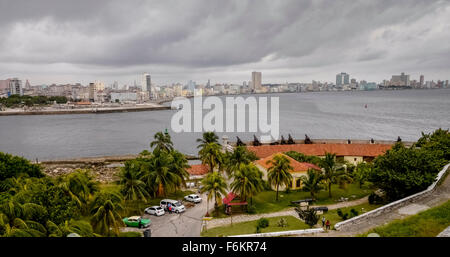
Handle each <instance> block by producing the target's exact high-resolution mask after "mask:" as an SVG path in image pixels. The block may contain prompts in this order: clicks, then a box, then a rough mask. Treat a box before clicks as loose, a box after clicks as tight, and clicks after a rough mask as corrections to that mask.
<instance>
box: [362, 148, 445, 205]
mask: <svg viewBox="0 0 450 257" xmlns="http://www.w3.org/2000/svg"><path fill="white" fill-rule="evenodd" d="M446 162H447V161H446V160H444V159H441V158H440V156H439V155H437V154H436V152H435V151H433V150H429V149H426V148H416V147H410V148H406V147H405V146H404V145H403V144H402V143H401V142H399V143H396V144H395V145H394V146H393V147H392V149H390V150H388V151H386V153H385V154H384V155H380V156H378V157H377V158H375V160H374V168H373V170H372V172H371V174H370V178H369V181H371V182H373V183H374V185H375V186H377V187H378V188H381V189H382V190H384V191H385V192H386V196H387V198H388V200H391V201H394V200H397V199H401V198H404V197H406V196H409V195H412V194H414V193H417V192H420V191H422V190H424V189H426V188H427V187H428V186H429V185H430V184H432V183H433V182H434V181H435V179H436V174H437V173H438V172H439V170H440V169H441V168H442V167H443V166H444V165H445V164H446Z"/></svg>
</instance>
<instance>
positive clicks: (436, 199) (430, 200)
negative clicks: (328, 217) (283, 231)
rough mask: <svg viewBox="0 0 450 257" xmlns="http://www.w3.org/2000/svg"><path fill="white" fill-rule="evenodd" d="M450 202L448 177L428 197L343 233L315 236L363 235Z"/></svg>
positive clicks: (352, 227) (356, 225) (331, 232)
mask: <svg viewBox="0 0 450 257" xmlns="http://www.w3.org/2000/svg"><path fill="white" fill-rule="evenodd" d="M448 200H450V175H448V176H447V177H446V178H445V180H444V181H443V182H442V183H441V185H438V186H437V188H436V190H435V191H434V192H433V193H431V194H430V195H429V196H426V197H424V198H422V199H420V200H418V201H416V202H414V203H412V204H409V205H406V206H403V207H400V208H397V209H395V210H393V211H391V212H389V213H384V214H381V215H379V216H377V217H374V218H372V219H369V220H367V221H366V222H362V223H361V224H355V225H353V226H351V227H347V228H346V229H345V231H335V230H332V231H329V232H328V233H322V234H316V235H314V236H318V237H340V236H356V235H358V234H363V233H365V232H367V231H369V230H370V229H372V228H375V227H378V226H381V225H385V224H388V223H390V222H391V221H394V220H396V219H403V218H405V217H408V216H411V215H415V214H417V213H418V212H420V211H423V210H427V209H429V208H432V207H436V206H439V205H441V204H443V203H445V202H447V201H448Z"/></svg>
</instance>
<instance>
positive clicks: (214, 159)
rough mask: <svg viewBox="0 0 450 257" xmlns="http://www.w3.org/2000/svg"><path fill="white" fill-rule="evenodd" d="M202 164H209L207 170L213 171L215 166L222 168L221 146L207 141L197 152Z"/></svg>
mask: <svg viewBox="0 0 450 257" xmlns="http://www.w3.org/2000/svg"><path fill="white" fill-rule="evenodd" d="M198 154H199V157H200V159H201V160H202V163H203V164H206V165H208V166H209V171H210V172H213V171H214V169H215V168H216V167H217V168H218V169H219V170H222V168H223V165H224V158H223V153H222V148H221V147H220V145H219V144H217V143H208V144H206V145H204V146H203V148H202V149H201V150H200V151H199V152H198Z"/></svg>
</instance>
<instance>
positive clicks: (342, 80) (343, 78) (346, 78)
mask: <svg viewBox="0 0 450 257" xmlns="http://www.w3.org/2000/svg"><path fill="white" fill-rule="evenodd" d="M348 84H350V75H349V74H347V73H345V72H341V73H339V74H337V75H336V86H343V85H348Z"/></svg>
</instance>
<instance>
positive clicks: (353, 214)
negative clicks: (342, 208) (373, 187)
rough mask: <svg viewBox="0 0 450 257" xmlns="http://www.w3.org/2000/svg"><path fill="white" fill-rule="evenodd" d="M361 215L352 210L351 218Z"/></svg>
mask: <svg viewBox="0 0 450 257" xmlns="http://www.w3.org/2000/svg"><path fill="white" fill-rule="evenodd" d="M358 215H359V212H358V211H357V210H355V209H351V210H350V218H353V217H356V216H358Z"/></svg>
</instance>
